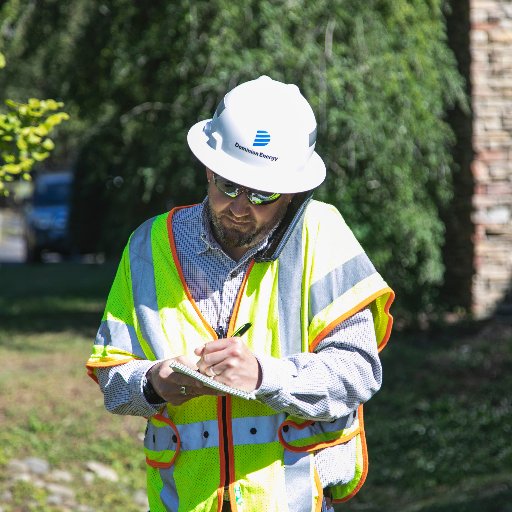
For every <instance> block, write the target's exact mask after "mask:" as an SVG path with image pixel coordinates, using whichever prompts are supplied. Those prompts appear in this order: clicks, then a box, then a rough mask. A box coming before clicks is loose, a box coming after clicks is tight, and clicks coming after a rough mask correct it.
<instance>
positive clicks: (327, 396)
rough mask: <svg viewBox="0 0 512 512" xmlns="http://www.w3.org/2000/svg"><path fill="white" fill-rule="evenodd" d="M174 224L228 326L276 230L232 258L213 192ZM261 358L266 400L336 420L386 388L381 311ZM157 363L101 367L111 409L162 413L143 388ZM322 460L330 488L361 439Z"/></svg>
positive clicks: (186, 261) (206, 297)
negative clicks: (307, 346) (304, 349)
mask: <svg viewBox="0 0 512 512" xmlns="http://www.w3.org/2000/svg"><path fill="white" fill-rule="evenodd" d="M173 230H174V238H175V241H176V249H177V253H178V257H179V260H180V265H181V267H182V269H183V274H184V277H185V279H186V281H187V284H188V287H189V289H190V292H191V294H192V296H193V298H194V300H195V302H196V303H197V305H198V307H199V310H200V312H201V314H202V315H203V316H204V317H205V319H206V320H207V321H208V322H209V323H210V325H211V326H212V327H213V328H214V329H215V330H216V331H217V332H219V329H221V330H223V332H226V331H227V326H228V323H229V319H230V317H231V313H232V311H233V306H234V303H235V300H236V297H237V294H238V291H239V289H240V286H241V284H242V281H243V278H244V276H245V273H246V272H247V268H248V266H249V263H250V261H251V259H252V257H253V256H254V255H255V254H256V253H257V252H258V251H261V250H262V249H263V248H264V247H266V245H267V243H268V237H267V239H265V240H264V241H262V242H261V243H260V244H259V245H257V246H256V247H253V248H251V249H250V250H249V251H248V252H247V253H246V254H245V255H244V256H243V257H242V258H241V259H240V260H239V261H234V260H232V259H231V258H230V257H229V256H228V255H227V254H226V253H225V252H224V251H223V250H222V248H221V247H220V246H219V244H218V243H217V241H216V240H215V238H214V237H213V235H212V233H211V231H210V223H209V220H208V215H207V200H206V199H205V200H204V201H203V203H201V204H199V205H196V206H194V207H192V208H185V209H182V210H179V211H178V212H176V214H175V216H174V219H173ZM269 236H270V235H269ZM257 357H258V361H259V363H260V366H261V370H262V375H263V379H262V383H261V386H260V387H259V388H258V390H256V395H257V398H258V400H260V401H261V402H263V403H265V404H266V405H268V406H270V407H272V408H273V409H274V410H276V411H280V412H283V411H284V412H288V413H290V414H293V415H296V416H300V417H303V418H307V419H312V420H324V421H331V420H333V419H335V418H339V417H343V416H346V415H348V414H350V413H351V412H353V411H355V410H356V409H357V407H358V406H359V405H360V404H361V403H364V402H366V401H367V400H368V399H369V398H370V397H371V396H372V395H373V394H374V393H375V392H376V391H378V389H379V388H380V385H381V382H382V368H381V364H380V360H379V357H378V354H377V343H376V338H375V331H374V327H373V318H372V314H371V312H370V310H369V309H367V308H365V309H363V310H361V311H359V312H358V313H356V314H354V315H353V316H352V317H350V318H348V319H347V320H345V321H344V322H342V323H341V324H340V325H338V326H337V327H335V328H334V329H333V330H332V331H331V332H330V334H329V335H328V336H326V337H325V338H324V340H322V342H320V343H319V345H318V346H317V348H316V349H315V351H314V353H299V354H294V355H292V356H290V357H286V358H282V359H276V358H273V357H271V356H267V355H258V356H257ZM154 364H155V361H141V360H136V361H131V362H129V363H126V364H123V365H120V366H114V367H112V368H103V369H98V370H97V377H98V380H99V383H100V387H101V389H102V391H103V393H104V397H105V406H106V408H107V409H108V410H109V411H111V412H113V413H116V414H130V415H136V416H152V415H153V414H155V413H156V412H157V411H158V409H159V408H160V407H161V404H160V405H159V404H156V405H153V404H150V403H148V402H147V401H146V399H145V397H144V394H143V392H142V388H143V386H144V384H145V382H146V373H147V371H148V370H149V369H150V368H151V367H152V366H153V365H154ZM315 464H316V467H317V470H318V474H319V476H320V480H321V482H322V485H323V486H324V487H327V486H328V485H330V484H334V483H338V482H347V481H349V480H351V479H352V477H353V475H354V467H355V439H352V440H351V441H349V442H348V443H345V444H341V445H338V446H335V447H333V448H330V449H329V450H321V451H319V452H318V453H317V454H316V455H315Z"/></svg>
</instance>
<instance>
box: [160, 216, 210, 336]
mask: <svg viewBox="0 0 512 512" xmlns="http://www.w3.org/2000/svg"><path fill="white" fill-rule="evenodd" d="M190 207H191V206H178V207H176V208H173V209H172V210H171V211H170V212H169V215H168V216H167V236H168V237H169V245H170V248H171V252H172V257H173V259H174V264H175V265H176V269H177V271H178V275H179V276H180V281H181V284H182V286H183V289H184V290H185V294H186V295H187V298H188V300H189V302H190V303H191V304H192V307H193V308H194V309H195V311H196V312H197V314H198V316H199V318H200V319H201V321H202V322H203V324H204V326H205V327H206V329H207V330H208V331H209V332H210V333H211V334H212V336H213V339H217V333H216V332H215V331H214V330H213V328H212V326H211V325H210V324H209V323H208V322H207V321H206V319H205V318H204V317H203V315H202V314H201V312H200V311H199V307H198V305H197V304H196V301H195V300H194V299H193V298H192V294H191V293H190V289H189V287H188V284H187V282H186V281H185V276H184V275H183V270H182V268H181V265H180V260H179V258H178V252H177V250H176V244H175V242H174V235H173V232H172V218H173V216H174V214H175V213H176V212H177V211H178V210H182V209H183V208H190Z"/></svg>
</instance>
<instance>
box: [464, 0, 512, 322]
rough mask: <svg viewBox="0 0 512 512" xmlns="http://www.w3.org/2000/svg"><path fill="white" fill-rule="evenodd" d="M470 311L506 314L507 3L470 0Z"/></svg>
mask: <svg viewBox="0 0 512 512" xmlns="http://www.w3.org/2000/svg"><path fill="white" fill-rule="evenodd" d="M470 17H471V38H470V41H471V42H470V46H471V57H472V64H471V82H472V104H473V148H474V152H475V157H474V160H473V163H472V171H473V176H474V180H475V193H474V197H473V222H474V224H475V236H474V243H475V275H474V279H473V289H472V295H473V300H472V302H473V306H472V307H473V313H474V315H475V316H476V317H477V318H485V317H487V316H490V315H491V314H492V313H494V312H495V311H496V310H499V311H502V312H508V313H509V314H510V313H512V294H511V289H512V2H510V0H471V11H470Z"/></svg>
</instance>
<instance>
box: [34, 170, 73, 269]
mask: <svg viewBox="0 0 512 512" xmlns="http://www.w3.org/2000/svg"><path fill="white" fill-rule="evenodd" d="M72 185H73V174H72V173H71V172H69V171H62V172H51V173H50V172H48V173H41V174H39V175H37V177H36V178H35V180H34V192H33V195H32V198H31V200H30V201H29V204H28V206H27V208H26V211H25V244H26V261H27V262H40V261H42V255H43V253H44V252H46V251H48V252H55V253H59V254H62V255H66V256H67V255H69V254H70V252H71V240H70V232H69V210H70V199H71V187H72Z"/></svg>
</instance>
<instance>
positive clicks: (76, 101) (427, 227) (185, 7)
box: [0, 0, 463, 312]
mask: <svg viewBox="0 0 512 512" xmlns="http://www.w3.org/2000/svg"><path fill="white" fill-rule="evenodd" d="M443 6H444V2H443V1H442V0H429V1H427V2H425V1H424V0H409V1H393V2H391V1H384V0H368V1H365V2H360V1H356V0H346V1H344V2H328V1H327V0H318V1H316V2H306V1H303V0H302V1H301V0H295V1H287V2H285V1H279V2H270V1H263V0H259V1H245V2H228V1H226V0H208V1H197V2H189V1H181V2H169V1H167V0H165V1H164V0H155V1H152V2H149V3H144V4H143V3H140V2H133V1H132V0H115V1H112V2H97V1H93V2H91V1H90V0H70V1H67V2H57V1H49V0H48V1H44V2H28V1H23V0H8V1H7V2H5V3H4V5H3V6H2V7H1V9H0V19H1V27H0V28H1V35H2V45H3V47H2V49H3V51H4V53H5V54H6V57H7V59H8V62H9V67H8V68H7V69H6V70H5V73H3V75H2V76H1V77H0V88H3V89H4V90H5V91H6V93H7V95H8V96H9V97H12V98H13V99H17V100H23V99H24V98H26V97H29V96H34V95H36V96H38V97H53V98H56V99H57V100H61V101H64V102H65V105H66V111H67V112H69V113H70V114H71V117H72V120H71V121H70V122H68V123H66V125H65V126H63V127H62V129H61V130H60V137H59V151H60V153H59V159H57V160H54V163H61V162H66V163H68V162H69V163H70V164H71V165H72V166H73V167H74V168H75V169H76V172H77V177H78V182H77V187H76V195H75V202H74V214H73V221H74V227H75V229H74V233H75V234H77V242H78V244H79V246H80V247H81V248H82V249H83V250H88V251H90V250H97V251H106V252H107V253H108V254H114V255H116V256H117V255H118V251H119V250H120V247H121V246H122V245H123V244H124V243H125V240H126V238H127V236H128V234H129V233H130V232H131V230H133V229H134V228H135V227H136V226H137V225H138V224H139V223H140V222H141V221H142V220H143V219H145V218H146V217H148V216H150V215H153V214H156V213H160V212H162V211H164V210H165V209H167V208H168V207H169V206H172V205H174V204H178V203H179V204H183V203H190V202H195V201H198V200H200V199H202V197H203V194H204V178H203V172H202V170H201V168H200V166H198V165H197V163H196V162H194V160H193V157H192V156H191V154H190V152H189V150H188V148H187V145H186V142H185V137H186V132H187V130H188V128H189V127H190V126H191V125H192V124H193V123H194V122H195V121H196V120H197V119H199V118H204V117H205V116H210V115H211V113H212V112H213V110H214V109H215V106H216V104H217V102H218V101H219V100H220V98H221V97H222V95H223V94H224V92H225V91H226V90H228V89H230V88H232V87H233V86H235V85H236V84H238V83H240V82H243V81H245V80H248V79H252V78H255V77H257V76H259V75H261V74H268V75H270V76H272V77H273V78H275V79H279V80H283V81H288V82H296V83H298V84H299V85H300V87H301V89H302V91H303V93H304V95H305V96H306V97H307V98H308V99H309V100H310V101H311V103H312V105H313V108H314V110H315V112H316V114H317V119H318V124H319V139H318V144H317V149H318V151H319V152H320V154H321V155H322V156H323V157H324V158H325V161H326V163H327V167H328V172H329V178H328V180H327V182H326V183H325V184H324V185H323V186H322V187H321V188H320V189H319V191H318V193H317V197H318V198H320V199H323V200H326V201H330V202H333V203H334V204H336V205H337V206H338V207H339V208H340V210H341V211H342V212H343V214H344V215H345V217H346V219H347V221H348V222H349V224H350V225H351V226H352V227H353V229H354V231H355V233H356V235H357V236H358V237H359V239H360V240H361V242H362V243H363V245H364V247H365V248H366V249H367V251H368V252H369V254H370V256H371V257H372V259H373V260H374V262H375V264H376V266H377V267H378V268H379V270H380V271H381V272H382V273H383V275H385V276H386V279H387V280H388V281H389V283H390V284H391V285H392V286H393V287H394V288H395V289H396V290H397V292H398V293H397V296H398V305H397V306H398V308H402V309H404V308H405V309H407V310H408V311H409V312H417V311H425V310H428V309H429V308H432V305H433V304H434V303H435V301H436V294H437V291H438V288H439V286H440V285H441V283H442V280H443V264H442V256H441V246H442V244H443V233H444V228H443V223H442V221H441V219H440V215H439V210H440V208H441V207H442V205H443V203H444V202H445V201H446V200H447V199H448V198H449V197H450V195H451V170H450V165H451V161H450V144H451V143H452V141H453V137H452V134H451V131H450V129H449V127H448V125H447V123H446V122H445V120H444V114H445V112H446V111H447V108H448V107H450V106H452V105H453V104H454V102H456V101H461V102H463V93H462V87H461V79H460V77H459V76H458V74H457V72H456V66H455V61H454V57H453V55H452V54H451V52H450V51H449V50H448V47H447V43H446V33H445V21H444V17H443Z"/></svg>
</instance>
